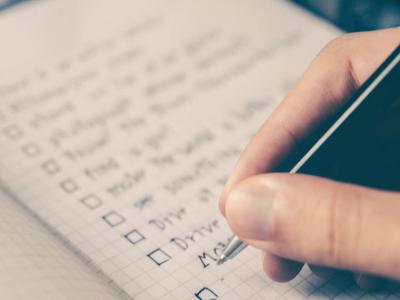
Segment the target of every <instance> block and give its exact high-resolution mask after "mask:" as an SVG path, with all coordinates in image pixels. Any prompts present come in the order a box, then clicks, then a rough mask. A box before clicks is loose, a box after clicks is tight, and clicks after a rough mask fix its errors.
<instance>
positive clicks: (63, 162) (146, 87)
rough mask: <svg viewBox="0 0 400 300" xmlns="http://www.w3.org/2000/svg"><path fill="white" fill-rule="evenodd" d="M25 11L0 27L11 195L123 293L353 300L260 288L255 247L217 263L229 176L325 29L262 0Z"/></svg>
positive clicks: (328, 32)
mask: <svg viewBox="0 0 400 300" xmlns="http://www.w3.org/2000/svg"><path fill="white" fill-rule="evenodd" d="M30 6H31V7H29V8H25V9H23V8H21V9H17V10H16V11H14V12H13V13H10V14H9V15H6V16H5V17H3V19H2V20H1V19H0V33H1V36H3V39H5V38H6V39H7V40H8V41H9V43H7V45H5V49H2V51H4V55H2V57H1V58H0V64H1V65H2V66H3V67H2V68H1V71H0V79H1V85H0V97H1V99H2V102H1V106H0V112H1V121H0V125H1V128H2V131H1V132H2V134H1V135H0V143H1V145H3V146H2V148H1V149H0V164H1V170H2V172H1V178H2V180H3V181H4V182H5V183H6V184H7V186H8V187H9V189H10V190H12V191H14V193H15V195H16V197H18V198H19V199H20V201H22V202H23V203H25V204H26V205H27V206H29V207H30V209H32V210H33V211H35V212H36V213H37V214H38V215H39V216H40V217H41V218H42V219H43V220H45V222H47V223H48V224H49V226H51V227H52V228H55V229H56V230H57V231H58V232H59V233H60V234H61V235H62V236H63V237H64V238H65V239H67V240H68V241H70V242H71V243H72V244H73V245H74V246H75V247H76V248H77V249H79V251H81V252H82V254H83V255H85V256H86V257H88V258H89V259H90V260H91V261H92V262H93V263H94V264H95V265H96V266H98V267H99V268H100V269H101V270H103V271H104V272H105V273H106V274H107V275H108V276H109V277H110V278H111V279H112V280H113V281H114V282H115V283H116V284H117V285H118V286H120V287H121V288H122V289H123V290H125V291H126V292H127V293H128V294H129V295H131V296H133V297H134V298H135V299H146V300H147V299H274V298H280V299H292V298H293V299H302V298H319V297H326V296H329V297H335V296H339V297H350V298H357V297H360V296H362V295H363V293H362V292H361V291H357V290H354V289H353V287H352V286H351V285H349V283H348V282H347V281H344V280H342V279H340V278H337V279H332V280H331V281H329V282H324V281H321V280H319V279H317V278H315V277H313V276H312V275H310V272H309V271H308V270H305V271H303V273H302V274H301V276H299V277H298V278H297V279H295V280H294V281H292V282H291V283H288V284H278V283H273V282H272V281H270V280H269V279H267V277H266V276H265V275H264V274H263V272H262V270H261V263H260V257H259V254H258V252H257V251H255V250H254V249H247V250H246V251H244V252H243V253H242V254H240V255H239V256H238V257H237V258H235V260H232V261H230V262H229V263H227V264H225V265H223V266H217V265H216V257H217V255H218V253H220V251H221V249H222V247H223V245H224V244H225V243H226V241H227V238H228V237H229V236H230V235H231V233H230V230H229V228H228V227H227V225H226V223H225V221H224V219H223V218H222V217H221V216H220V214H219V212H218V209H217V199H218V195H219V193H220V192H221V190H222V187H223V184H224V182H225V180H226V178H227V176H228V174H229V171H230V170H231V168H232V167H233V165H234V162H235V161H236V159H237V158H238V156H239V154H240V151H241V150H242V148H243V147H244V145H245V144H246V142H247V141H248V139H249V138H250V136H251V135H252V134H253V133H254V132H255V130H256V129H257V128H258V126H260V124H261V122H262V121H263V120H264V119H265V118H266V117H267V116H268V115H269V114H270V113H271V111H272V110H273V108H274V107H275V106H276V105H277V103H279V101H280V100H281V99H282V98H283V97H284V95H285V94H286V93H287V92H288V90H289V89H290V87H291V86H292V85H293V83H294V81H295V80H296V79H297V78H298V77H299V76H300V74H301V73H302V71H303V70H304V69H305V68H306V66H307V65H308V63H309V62H310V61H311V59H312V58H313V57H314V56H315V55H316V53H317V52H318V51H319V49H320V48H321V47H322V46H323V45H324V44H325V43H326V42H328V41H329V40H330V39H332V38H333V37H335V36H336V35H337V34H338V31H337V30H335V29H333V28H331V27H330V26H328V25H327V24H325V23H323V22H322V21H320V20H317V19H316V18H314V17H312V16H311V15H309V14H308V13H305V12H303V11H301V10H299V9H298V8H296V7H294V6H292V4H289V3H287V2H285V1H273V0H269V1H259V0H251V1H249V0H236V1H233V0H232V1H211V0H209V1H196V2H193V1H191V2H188V1H178V0H176V1H168V2H167V1H145V2H144V1H131V0H119V1H106V0H98V1H94V0H91V1H85V2H84V3H83V2H82V1H78V0H74V1H72V0H68V1H66V0H65V1H63V0H58V1H47V2H46V1H45V2H43V3H40V4H39V3H35V4H31V5H30ZM11 29H12V30H13V31H12V32H11ZM4 37H5V38H4Z"/></svg>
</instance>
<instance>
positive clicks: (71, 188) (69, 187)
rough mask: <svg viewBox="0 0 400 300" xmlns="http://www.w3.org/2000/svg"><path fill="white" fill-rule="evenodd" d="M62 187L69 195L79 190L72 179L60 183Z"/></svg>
mask: <svg viewBox="0 0 400 300" xmlns="http://www.w3.org/2000/svg"><path fill="white" fill-rule="evenodd" d="M60 186H61V188H62V189H63V190H64V192H66V193H68V194H71V193H73V192H76V191H77V190H78V189H79V187H78V185H77V184H76V182H75V181H73V180H72V179H67V180H64V181H63V182H61V183H60Z"/></svg>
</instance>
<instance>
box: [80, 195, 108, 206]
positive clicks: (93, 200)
mask: <svg viewBox="0 0 400 300" xmlns="http://www.w3.org/2000/svg"><path fill="white" fill-rule="evenodd" d="M80 201H81V202H82V204H83V205H85V206H86V207H87V208H89V209H96V208H98V207H99V206H101V205H102V204H103V201H101V199H100V198H99V197H97V196H96V195H93V194H92V195H88V196H86V197H83V198H82V199H81V200H80Z"/></svg>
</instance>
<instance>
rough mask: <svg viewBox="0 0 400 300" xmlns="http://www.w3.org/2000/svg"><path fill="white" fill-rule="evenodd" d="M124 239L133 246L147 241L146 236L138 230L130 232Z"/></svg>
mask: <svg viewBox="0 0 400 300" xmlns="http://www.w3.org/2000/svg"><path fill="white" fill-rule="evenodd" d="M124 237H125V238H126V239H127V240H128V241H129V242H131V243H132V244H133V245H135V244H137V243H139V242H141V241H143V240H145V239H146V238H145V237H144V235H143V234H141V233H140V232H139V231H138V230H137V229H133V230H131V231H129V232H128V233H127V234H125V235H124Z"/></svg>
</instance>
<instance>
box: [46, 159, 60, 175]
mask: <svg viewBox="0 0 400 300" xmlns="http://www.w3.org/2000/svg"><path fill="white" fill-rule="evenodd" d="M42 168H43V170H44V171H45V172H46V173H47V174H49V175H53V174H57V173H58V172H60V170H61V169H60V166H59V165H58V164H57V163H56V162H55V161H54V160H48V161H46V162H44V163H43V164H42Z"/></svg>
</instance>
